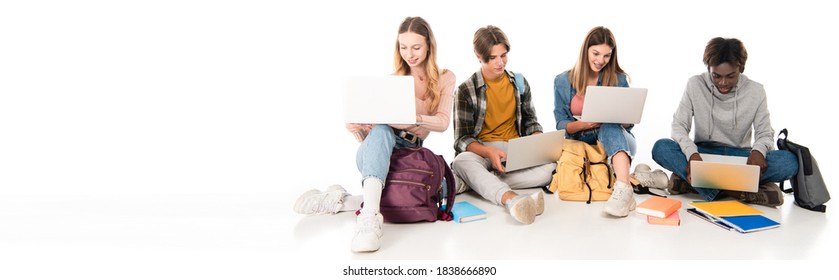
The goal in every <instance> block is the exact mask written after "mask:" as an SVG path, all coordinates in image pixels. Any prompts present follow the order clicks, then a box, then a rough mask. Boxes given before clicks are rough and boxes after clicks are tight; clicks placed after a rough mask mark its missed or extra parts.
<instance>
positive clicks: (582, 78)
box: [568, 26, 626, 96]
mask: <svg viewBox="0 0 839 280" xmlns="http://www.w3.org/2000/svg"><path fill="white" fill-rule="evenodd" d="M600 44H607V45H609V47H610V48H612V57H611V58H609V63H607V64H606V67H603V69H601V70H600V73H601V81H600V82H601V84H602V85H604V86H617V85H618V82H619V81H618V74H624V75H626V72H624V71H623V69H621V66H620V64H618V45H617V43H615V36H614V35H612V31H610V30H609V29H608V28H606V27H603V26H598V27H595V28H592V29H591V30H589V32H588V35H586V39H585V41H583V46H582V47H581V48H580V56H579V57H578V58H577V64H575V65H574V68H572V69H571V73H570V75H568V81H569V82H570V83H571V85H572V86H573V87H574V88H575V89H576V90H577V94H579V95H583V96H584V95H586V86H588V78H589V74H590V73H591V66H590V65H589V62H588V48H589V47H591V46H596V45H600Z"/></svg>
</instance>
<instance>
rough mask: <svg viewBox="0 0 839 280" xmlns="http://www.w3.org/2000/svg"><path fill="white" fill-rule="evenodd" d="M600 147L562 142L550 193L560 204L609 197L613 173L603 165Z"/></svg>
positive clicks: (598, 143) (575, 141) (604, 154)
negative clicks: (560, 200)
mask: <svg viewBox="0 0 839 280" xmlns="http://www.w3.org/2000/svg"><path fill="white" fill-rule="evenodd" d="M606 159H607V156H606V150H605V149H604V148H603V144H601V143H600V142H597V145H589V144H587V143H585V142H582V141H577V140H571V139H565V144H564V145H563V147H562V155H561V156H560V157H559V162H558V163H557V166H556V174H554V175H553V180H552V181H551V185H550V190H551V191H552V192H555V193H557V195H558V196H559V198H560V199H562V200H574V201H585V202H586V203H591V201H592V200H594V201H603V200H607V199H609V196H611V195H612V184H614V182H615V181H616V179H615V172H614V171H613V170H612V168H611V167H610V166H609V164H608V163H607V162H606Z"/></svg>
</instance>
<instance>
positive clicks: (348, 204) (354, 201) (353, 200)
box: [340, 195, 364, 212]
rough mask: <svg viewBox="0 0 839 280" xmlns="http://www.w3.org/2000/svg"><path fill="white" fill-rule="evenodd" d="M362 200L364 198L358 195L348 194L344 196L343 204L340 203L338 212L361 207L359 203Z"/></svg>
mask: <svg viewBox="0 0 839 280" xmlns="http://www.w3.org/2000/svg"><path fill="white" fill-rule="evenodd" d="M362 202H364V198H363V197H362V196H360V195H348V196H345V197H344V204H343V205H341V210H340V212H349V211H353V212H355V211H356V210H359V209H361V203H362Z"/></svg>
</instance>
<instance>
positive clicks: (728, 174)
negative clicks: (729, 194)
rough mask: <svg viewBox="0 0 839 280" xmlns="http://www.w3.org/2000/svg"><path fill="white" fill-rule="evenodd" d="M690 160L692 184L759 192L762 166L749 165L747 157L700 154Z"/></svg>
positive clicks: (709, 187)
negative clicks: (700, 159) (697, 159)
mask: <svg viewBox="0 0 839 280" xmlns="http://www.w3.org/2000/svg"><path fill="white" fill-rule="evenodd" d="M699 156H701V157H702V161H691V162H690V177H691V184H692V185H693V186H694V187H697V188H708V189H720V190H731V191H741V192H757V188H758V185H759V184H760V167H759V166H757V165H747V164H746V160H747V159H748V158H747V157H737V156H723V155H713V154H699Z"/></svg>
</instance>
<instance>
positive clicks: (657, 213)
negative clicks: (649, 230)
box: [635, 196, 682, 226]
mask: <svg viewBox="0 0 839 280" xmlns="http://www.w3.org/2000/svg"><path fill="white" fill-rule="evenodd" d="M679 208H682V202H681V201H678V200H675V199H672V198H666V197H660V196H652V197H650V198H648V199H647V200H644V202H641V204H638V206H637V207H636V208H635V211H636V212H638V213H640V214H644V215H647V223H648V224H655V225H671V226H678V225H679V224H681V219H679Z"/></svg>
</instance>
